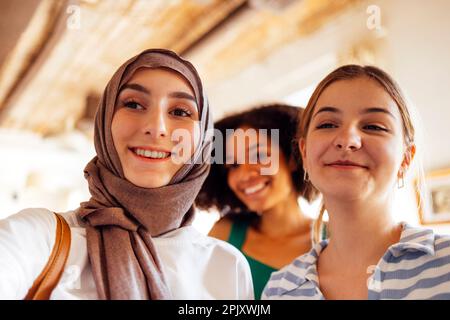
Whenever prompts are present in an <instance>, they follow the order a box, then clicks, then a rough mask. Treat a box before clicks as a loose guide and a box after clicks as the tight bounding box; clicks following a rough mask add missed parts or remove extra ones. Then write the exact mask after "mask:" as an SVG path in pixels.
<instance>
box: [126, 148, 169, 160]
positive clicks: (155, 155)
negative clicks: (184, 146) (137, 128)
mask: <svg viewBox="0 0 450 320" xmlns="http://www.w3.org/2000/svg"><path fill="white" fill-rule="evenodd" d="M134 152H135V153H136V154H137V155H138V156H141V157H146V158H152V159H163V158H167V157H168V156H169V155H170V153H168V152H160V151H150V150H143V149H134Z"/></svg>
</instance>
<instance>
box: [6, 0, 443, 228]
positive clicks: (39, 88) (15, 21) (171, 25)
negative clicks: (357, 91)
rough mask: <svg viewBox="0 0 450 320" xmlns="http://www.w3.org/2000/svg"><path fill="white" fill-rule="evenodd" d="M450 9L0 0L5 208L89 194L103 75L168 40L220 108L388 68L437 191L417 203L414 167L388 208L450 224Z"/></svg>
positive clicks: (202, 216) (384, 0)
mask: <svg viewBox="0 0 450 320" xmlns="http://www.w3.org/2000/svg"><path fill="white" fill-rule="evenodd" d="M449 11H450V1H448V0H429V1H423V0H380V1H375V0H370V1H366V0H253V1H252V0H78V1H70V0H0V161H1V166H0V219H1V218H5V217H7V216H8V215H10V214H13V213H15V212H17V211H19V210H20V209H23V208H25V207H46V208H49V209H51V210H55V211H65V210H68V209H75V208H77V207H78V204H79V203H80V202H81V201H84V200H87V199H88V197H89V193H88V190H87V184H86V182H85V180H84V178H83V173H82V172H83V168H84V166H85V164H86V163H87V162H88V161H89V160H90V159H91V158H92V157H93V155H94V149H93V140H92V136H93V118H94V115H95V110H96V107H97V104H98V102H99V99H100V95H101V93H102V91H103V88H104V87H105V85H106V83H107V81H108V80H109V78H110V77H111V75H112V74H113V72H114V71H115V70H116V69H117V68H118V67H119V66H120V65H121V64H122V63H123V62H124V61H126V60H127V59H128V58H130V57H131V56H133V55H135V54H137V53H139V52H140V51H142V50H144V49H146V48H152V47H162V48H168V49H172V50H174V51H176V52H177V53H179V54H181V55H182V56H183V57H184V58H186V59H188V60H190V61H191V62H192V63H193V64H194V65H195V66H196V67H197V68H198V70H199V73H200V75H201V77H202V79H203V81H204V83H205V87H206V91H207V93H208V96H209V100H210V103H211V106H212V108H213V114H214V118H215V119H219V118H220V117H222V116H224V115H226V114H228V113H232V112H236V111H239V110H244V109H246V108H249V107H251V106H253V105H255V104H258V103H265V102H274V101H281V102H287V103H291V104H294V105H297V106H305V105H306V103H307V101H308V98H309V96H310V94H311V93H312V91H313V89H314V86H315V85H316V84H317V83H318V82H319V81H320V80H321V79H322V78H323V77H324V76H325V75H326V74H327V73H329V72H330V71H332V70H333V69H335V68H336V67H338V66H339V65H342V64H347V63H361V64H374V65H377V66H379V67H381V68H384V69H385V70H386V71H388V72H389V73H391V75H393V77H394V78H395V79H396V80H397V81H398V82H399V83H400V85H401V87H402V88H403V89H404V91H405V93H406V95H407V97H408V98H409V100H410V101H411V102H412V104H413V105H414V106H415V108H416V110H417V111H418V112H417V115H418V118H419V121H420V123H421V124H422V125H421V131H422V137H423V139H422V140H423V145H422V146H420V147H421V148H422V149H421V150H422V153H423V155H424V157H423V167H424V170H425V175H426V177H427V179H426V181H428V182H429V185H430V186H432V187H433V188H435V189H436V190H438V191H439V192H438V193H439V199H440V200H439V201H440V203H441V205H440V207H439V210H436V209H433V208H435V207H436V205H435V204H433V203H432V201H433V199H432V195H433V194H436V190H434V193H433V192H431V191H429V192H427V193H426V194H428V195H430V198H429V199H428V198H427V199H425V200H426V201H425V202H424V203H426V205H425V207H424V208H423V210H418V209H417V196H416V194H415V192H414V188H413V184H414V177H410V179H409V180H408V183H407V185H406V187H405V188H403V189H402V190H401V192H400V194H399V196H398V199H397V203H396V206H397V211H396V212H397V213H398V215H397V216H396V219H398V220H406V221H408V222H410V223H411V224H414V225H418V224H429V225H430V227H432V228H434V229H437V231H439V232H445V233H450V224H449V222H450V147H449V146H450V143H449V138H450V126H449V122H450V19H448V12H449ZM419 151H420V150H419ZM442 199H444V200H442ZM436 201H437V200H436ZM442 203H443V204H442ZM301 205H302V206H303V207H304V209H305V210H306V211H307V212H308V213H309V214H310V215H311V216H314V215H315V214H316V209H317V204H313V205H312V206H309V205H306V204H305V203H302V204H301ZM433 210H434V211H435V213H433ZM425 211H427V212H428V213H425ZM215 219H217V214H215V213H205V212H199V214H198V215H197V219H196V221H195V223H194V225H195V226H196V227H198V228H199V229H200V230H201V231H202V232H205V233H206V232H208V230H209V228H210V227H211V225H212V223H213V222H214V221H215Z"/></svg>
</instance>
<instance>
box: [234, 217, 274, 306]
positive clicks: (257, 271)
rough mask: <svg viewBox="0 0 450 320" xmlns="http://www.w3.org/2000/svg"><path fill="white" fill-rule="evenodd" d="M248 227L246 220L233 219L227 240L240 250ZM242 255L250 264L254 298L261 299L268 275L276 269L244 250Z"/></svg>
mask: <svg viewBox="0 0 450 320" xmlns="http://www.w3.org/2000/svg"><path fill="white" fill-rule="evenodd" d="M248 227H249V223H248V222H247V221H241V220H237V221H234V222H233V224H232V226H231V232H230V236H229V238H228V242H229V243H231V244H232V245H233V246H235V247H236V248H238V249H239V250H240V251H241V252H242V246H243V245H244V242H245V238H246V236H247V229H248ZM242 253H243V254H244V256H245V257H246V258H247V261H248V264H249V265H250V270H251V272H252V279H253V290H254V293H255V299H258V300H259V299H261V294H262V292H263V289H264V287H265V286H266V284H267V282H268V281H269V278H270V275H271V274H272V272H274V271H277V269H275V268H272V267H270V266H268V265H266V264H264V263H262V262H259V261H258V260H255V259H253V258H252V257H249V256H248V255H246V254H245V253H244V252H242Z"/></svg>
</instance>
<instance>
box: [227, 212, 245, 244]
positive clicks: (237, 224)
mask: <svg viewBox="0 0 450 320" xmlns="http://www.w3.org/2000/svg"><path fill="white" fill-rule="evenodd" d="M247 228H248V224H247V223H246V222H244V221H240V220H239V219H236V220H235V221H233V224H232V225H231V231H230V236H229V237H228V242H229V243H231V244H232V245H233V246H235V247H236V248H238V249H239V250H241V249H242V246H243V245H244V242H245V238H246V236H247Z"/></svg>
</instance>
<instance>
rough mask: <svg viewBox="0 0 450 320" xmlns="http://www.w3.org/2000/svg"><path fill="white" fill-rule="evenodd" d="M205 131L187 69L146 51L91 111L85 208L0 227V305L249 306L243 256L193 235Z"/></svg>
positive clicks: (199, 92)
mask: <svg viewBox="0 0 450 320" xmlns="http://www.w3.org/2000/svg"><path fill="white" fill-rule="evenodd" d="M211 127H212V122H211V115H210V110H209V106H208V102H207V99H206V96H205V94H204V92H203V87H202V83H201V81H200V78H199V76H198V74H197V71H196V70H195V68H194V67H193V66H192V65H191V64H190V63H189V62H188V61H186V60H183V59H182V58H180V57H179V56H178V55H176V54H175V53H173V52H171V51H168V50H164V49H151V50H146V51H144V52H142V53H141V54H139V55H137V56H135V57H133V58H131V59H130V60H128V61H127V62H125V63H124V64H123V65H122V66H121V67H120V68H119V69H118V70H117V71H116V72H115V73H114V75H113V76H112V78H111V80H110V81H109V83H108V85H107V86H106V89H105V91H104V93H103V97H102V100H101V103H100V106H99V109H98V111H97V115H96V119H95V137H94V142H95V149H96V153H97V155H96V157H94V158H93V159H92V160H91V161H90V162H89V163H88V164H87V166H86V168H85V170H84V173H85V177H86V179H87V181H88V184H89V191H90V193H91V198H90V199H89V201H87V202H83V203H81V205H80V207H79V208H78V209H77V210H75V211H70V212H67V213H64V214H60V215H54V214H53V213H52V212H51V211H49V210H47V209H26V210H23V211H21V212H20V213H18V214H16V215H13V216H11V217H9V218H8V219H5V220H2V221H0V299H22V298H24V297H26V298H27V299H43V298H44V299H48V298H51V299H251V298H253V288H252V281H251V277H250V270H249V267H248V264H247V262H246V260H245V258H244V257H243V256H242V255H241V254H240V253H239V252H238V251H237V250H236V249H234V248H233V247H232V246H231V245H228V244H226V243H224V242H221V241H218V240H216V239H213V238H209V237H207V236H204V235H202V234H200V233H199V232H198V231H196V230H195V229H194V228H193V227H192V226H191V222H192V220H193V218H194V208H193V202H194V198H195V197H196V195H197V193H198V192H199V190H200V187H201V186H202V184H203V181H204V180H205V178H206V176H207V174H208V171H209V154H210V144H211V140H210V138H208V136H207V134H206V132H207V130H208V129H209V128H211ZM177 130H182V131H183V132H185V133H187V136H188V137H190V139H186V141H182V143H183V144H184V146H188V147H189V148H185V149H184V150H191V151H192V152H191V153H189V154H188V157H187V158H186V159H185V160H184V162H183V161H179V160H180V159H178V160H177V159H176V158H177V155H176V154H175V152H174V150H176V147H177V146H178V142H177V141H175V140H174V139H173V136H174V134H175V132H176V131H177ZM180 143H181V142H180ZM176 160H177V161H176ZM188 160H189V161H188ZM65 221H67V222H68V224H69V226H67V224H66V223H65ZM55 233H56V235H57V236H56V240H55ZM68 245H70V248H68ZM64 250H65V251H64ZM68 251H69V252H68ZM64 252H65V254H66V258H67V261H65V260H64V259H63V260H61V259H59V258H61V257H63V256H64ZM67 256H68V257H67ZM58 259H59V260H58ZM55 261H56V262H55ZM64 266H65V269H64V270H65V272H64V273H63V274H62V277H61V278H59V277H56V276H55V275H56V274H59V273H60V272H62V270H63V267H64Z"/></svg>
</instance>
